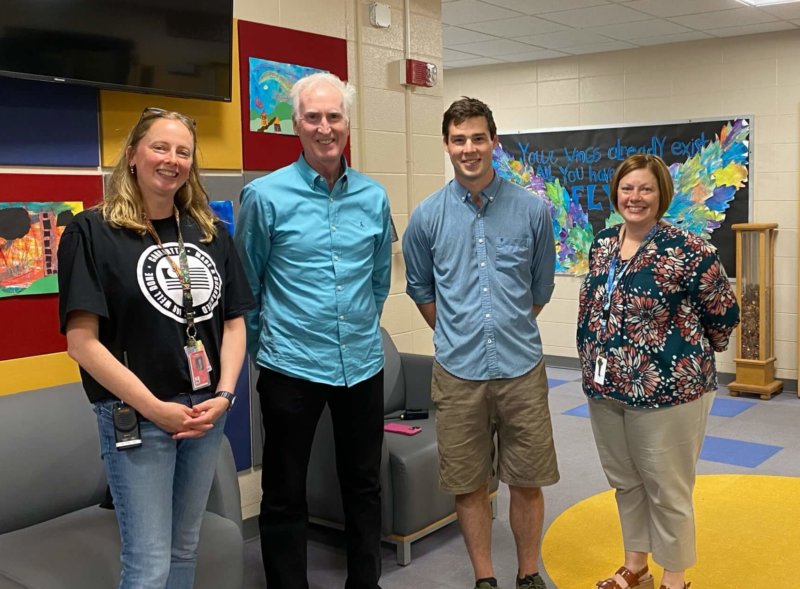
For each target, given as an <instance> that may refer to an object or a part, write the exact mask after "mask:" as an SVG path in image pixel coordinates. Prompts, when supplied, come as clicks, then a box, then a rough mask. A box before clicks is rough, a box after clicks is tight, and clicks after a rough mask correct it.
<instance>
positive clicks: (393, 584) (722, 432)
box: [245, 368, 800, 589]
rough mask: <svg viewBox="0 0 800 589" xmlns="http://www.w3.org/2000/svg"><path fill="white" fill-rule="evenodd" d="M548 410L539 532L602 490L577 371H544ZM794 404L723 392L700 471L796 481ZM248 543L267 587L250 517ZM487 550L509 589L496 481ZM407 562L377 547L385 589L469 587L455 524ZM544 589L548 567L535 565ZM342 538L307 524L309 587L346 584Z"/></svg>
mask: <svg viewBox="0 0 800 589" xmlns="http://www.w3.org/2000/svg"><path fill="white" fill-rule="evenodd" d="M547 373H548V378H549V380H550V387H551V390H550V410H551V413H552V417H553V430H554V436H555V443H556V451H557V453H558V460H559V469H560V471H561V481H560V482H559V483H558V484H556V485H554V486H552V487H548V488H546V489H545V499H546V512H545V530H546V529H547V527H548V526H549V525H550V523H551V522H552V521H553V520H554V519H555V518H556V517H557V516H558V515H559V514H560V513H561V512H563V511H564V510H565V509H567V508H569V507H570V506H571V505H573V504H575V503H577V502H579V501H581V500H583V499H585V498H587V497H591V496H592V495H595V494H597V493H600V492H602V491H606V490H607V489H608V485H607V482H606V480H605V477H604V475H603V471H602V469H601V468H600V463H599V460H598V458H597V451H596V449H595V445H594V440H593V438H592V433H591V427H590V425H589V420H588V419H587V418H586V417H585V410H584V409H585V407H584V406H585V402H586V400H585V397H584V396H583V393H582V392H581V387H580V373H579V372H578V371H575V370H566V369H560V368H548V370H547ZM798 423H800V399H798V397H797V394H796V393H794V392H784V393H781V394H780V395H777V396H776V397H774V398H773V399H772V400H770V401H761V400H759V399H758V397H739V398H738V399H734V398H732V397H729V396H728V392H727V390H726V389H725V388H724V387H722V388H721V389H720V391H719V392H718V394H717V399H716V400H715V406H714V409H713V410H712V414H711V416H710V418H709V423H708V432H707V433H708V436H709V437H707V438H706V445H705V447H704V451H703V455H702V456H701V460H700V462H699V463H698V469H697V470H698V474H719V473H750V474H767V475H785V476H800V460H798V458H797V456H800V436H798V435H797V427H798V426H797V424H798ZM246 531H249V534H250V539H249V540H248V542H247V543H246V548H245V566H246V572H245V589H263V588H264V587H266V582H265V580H264V571H263V568H262V565H261V553H260V547H259V541H258V537H257V526H256V525H255V522H254V521H252V520H250V521H248V522H247V525H246ZM492 533H493V536H492V551H493V560H494V565H495V571H496V575H497V578H498V581H499V583H500V587H501V588H505V589H512V588H513V587H514V576H515V574H516V556H515V554H516V553H515V549H514V541H513V538H512V535H511V530H510V527H509V524H508V489H507V487H505V486H504V485H502V484H501V486H500V491H499V493H498V517H497V519H496V520H495V521H494V524H493V532H492ZM411 558H412V561H411V564H410V565H408V566H406V567H402V566H399V565H398V564H397V563H396V561H395V550H394V546H392V545H390V544H384V545H383V576H382V578H381V587H382V588H383V589H401V588H407V587H414V588H424V589H429V588H430V589H439V588H441V589H471V588H472V587H473V586H474V582H473V577H472V568H471V566H470V564H469V559H468V558H467V554H466V550H465V548H464V543H463V541H462V539H461V535H460V531H459V528H458V523H457V522H456V523H454V524H451V525H449V526H446V527H445V528H443V529H441V530H438V531H436V532H434V533H433V534H430V535H429V536H427V537H425V538H423V539H421V540H418V541H417V542H415V543H414V544H413V545H412V548H411ZM540 571H541V572H542V576H543V577H544V578H545V579H546V580H547V581H548V586H549V587H551V588H552V589H557V588H556V587H555V586H554V585H552V583H550V580H549V578H548V577H547V571H546V563H545V565H544V566H542V567H540ZM344 579H345V552H344V535H343V533H342V532H340V531H337V530H331V529H327V528H323V527H319V526H311V528H310V536H309V547H308V580H309V586H310V588H311V589H323V588H325V589H328V588H332V589H338V588H341V587H344Z"/></svg>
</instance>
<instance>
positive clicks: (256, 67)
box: [238, 20, 350, 171]
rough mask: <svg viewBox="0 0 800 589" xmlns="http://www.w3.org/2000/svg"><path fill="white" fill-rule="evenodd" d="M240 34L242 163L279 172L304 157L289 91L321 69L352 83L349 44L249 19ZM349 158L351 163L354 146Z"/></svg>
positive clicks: (249, 167) (240, 27) (347, 152)
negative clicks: (349, 71) (299, 157)
mask: <svg viewBox="0 0 800 589" xmlns="http://www.w3.org/2000/svg"><path fill="white" fill-rule="evenodd" d="M238 33H239V74H240V75H239V80H240V84H241V93H240V94H241V105H242V108H241V116H242V121H241V124H242V165H243V168H244V170H262V171H271V170H276V169H278V168H281V167H283V166H286V165H288V164H290V163H292V162H294V161H295V160H296V159H297V157H298V156H299V155H300V141H299V140H298V139H297V137H295V136H294V133H293V132H292V129H291V101H290V100H289V98H288V96H289V90H290V89H291V87H292V85H293V84H294V82H296V81H297V80H298V79H299V78H301V77H303V76H306V75H308V74H310V73H314V72H316V71H326V72H330V73H333V74H336V75H337V76H339V77H340V78H341V79H342V80H347V41H346V40H345V39H338V38H336V37H327V36H324V35H316V34H313V33H305V32H302V31H294V30H291V29H284V28H281V27H274V26H271V25H264V24H259V23H253V22H249V21H244V20H240V21H238ZM276 127H277V128H276ZM345 157H346V158H347V159H348V160H349V159H350V145H349V143H348V146H347V148H346V150H345Z"/></svg>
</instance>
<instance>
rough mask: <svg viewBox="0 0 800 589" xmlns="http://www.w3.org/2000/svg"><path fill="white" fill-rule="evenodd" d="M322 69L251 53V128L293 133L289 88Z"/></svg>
mask: <svg viewBox="0 0 800 589" xmlns="http://www.w3.org/2000/svg"><path fill="white" fill-rule="evenodd" d="M323 71H325V70H319V69H316V68H313V67H304V66H302V65H294V64H291V63H281V62H279V61H270V60H268V59H259V58H257V57H251V58H250V131H253V132H255V133H278V134H281V135H294V130H293V128H292V99H291V98H290V97H289V91H290V90H291V89H292V86H293V85H294V83H295V82H296V81H297V80H299V79H300V78H303V77H305V76H308V75H310V74H314V73H317V72H323Z"/></svg>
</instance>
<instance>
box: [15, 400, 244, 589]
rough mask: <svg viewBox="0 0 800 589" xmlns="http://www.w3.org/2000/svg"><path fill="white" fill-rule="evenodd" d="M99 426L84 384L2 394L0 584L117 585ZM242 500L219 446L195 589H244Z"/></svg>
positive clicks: (52, 588)
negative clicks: (105, 504) (104, 500)
mask: <svg viewBox="0 0 800 589" xmlns="http://www.w3.org/2000/svg"><path fill="white" fill-rule="evenodd" d="M105 488H106V481H105V474H104V471H103V465H102V462H101V460H100V453H99V444H98V440H97V423H96V420H95V416H94V413H93V412H92V410H91V406H90V404H89V402H88V401H87V400H86V396H85V395H84V393H83V390H82V388H81V386H80V385H78V384H74V385H63V386H59V387H53V388H47V389H41V390H37V391H29V392H25V393H20V394H16V395H8V396H0V589H23V588H24V589H111V588H113V587H116V586H117V585H118V583H119V570H120V564H119V531H118V528H117V521H116V518H115V516H114V512H113V511H111V510H108V509H103V508H101V507H98V504H99V503H100V502H101V500H102V499H103V498H104V496H105ZM241 526H242V520H241V501H240V496H239V483H238V479H237V475H236V467H235V466H234V462H233V454H232V453H231V449H230V445H229V444H228V442H227V440H226V441H225V442H224V444H223V447H222V449H221V451H220V456H219V461H218V463H217V472H216V475H215V480H214V484H213V488H212V491H211V497H210V498H209V505H208V512H207V513H206V515H205V519H204V520H203V528H202V531H201V534H200V549H199V562H198V569H197V581H196V583H195V587H197V588H207V589H228V588H229V589H241V586H242V578H243V541H242V528H241Z"/></svg>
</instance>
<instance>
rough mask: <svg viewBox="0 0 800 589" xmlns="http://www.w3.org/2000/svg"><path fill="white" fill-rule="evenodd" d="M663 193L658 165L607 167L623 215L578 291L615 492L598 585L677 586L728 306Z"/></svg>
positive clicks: (588, 380) (719, 273) (729, 319)
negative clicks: (609, 565) (614, 546)
mask: <svg viewBox="0 0 800 589" xmlns="http://www.w3.org/2000/svg"><path fill="white" fill-rule="evenodd" d="M673 192H674V189H673V185H672V178H671V177H670V173H669V170H668V168H667V166H666V165H665V164H664V162H663V161H662V160H661V159H660V158H658V157H656V156H652V155H644V154H637V155H633V156H631V157H629V158H628V159H626V160H625V161H624V162H622V164H620V166H619V168H617V170H616V173H615V175H614V178H613V180H612V182H611V201H612V203H613V205H614V208H615V209H616V210H617V211H618V212H619V214H620V215H621V216H622V218H623V219H624V223H622V224H621V225H618V226H615V227H611V228H608V229H605V230H603V231H601V232H600V233H599V234H598V235H597V237H596V238H595V240H594V243H593V244H592V248H591V250H590V261H589V273H588V275H587V276H586V279H585V280H584V282H583V286H582V288H581V293H580V311H579V316H578V335H577V343H578V353H579V356H580V360H581V365H582V367H583V389H584V392H585V393H586V396H587V397H588V398H589V413H590V416H591V422H592V430H593V432H594V437H595V442H596V444H597V449H598V453H599V454H600V461H601V463H602V465H603V470H604V471H605V474H606V477H607V479H608V482H609V483H610V484H611V486H612V487H613V488H614V489H615V490H616V499H617V507H618V510H619V516H620V520H621V524H622V535H623V541H624V546H625V562H624V565H623V566H622V567H621V568H620V569H619V570H618V571H617V572H616V573H615V574H614V575H613V576H612V577H610V578H608V579H605V580H603V581H599V582H598V583H597V587H599V588H601V589H626V588H628V587H632V588H633V587H635V588H638V589H653V588H654V579H653V577H652V575H650V573H649V572H648V568H647V559H648V555H649V554H650V553H652V554H653V559H654V560H655V561H656V562H657V563H658V564H659V565H661V566H663V567H664V576H663V577H662V580H661V588H662V589H684V588H686V587H688V586H689V585H688V584H686V581H685V576H684V574H685V571H686V569H687V568H688V567H690V566H692V565H693V564H694V562H695V560H696V555H695V529H694V510H693V506H692V492H693V489H694V480H695V466H696V463H697V458H698V456H699V453H700V447H701V445H702V442H703V437H704V435H705V429H706V420H707V417H708V412H709V410H710V408H711V402H712V400H713V397H714V393H715V391H716V388H717V376H716V369H715V366H714V352H721V351H723V350H725V349H726V348H727V346H728V339H729V337H730V334H731V332H732V331H733V329H734V327H735V326H736V324H737V323H738V321H739V307H738V305H737V304H736V299H735V297H734V295H733V292H732V291H731V287H730V284H729V282H728V278H727V276H726V275H725V270H724V268H723V267H722V265H721V264H720V261H719V258H718V257H717V253H716V250H715V249H714V247H713V246H712V245H710V244H709V243H708V242H707V241H706V240H704V239H702V238H701V237H699V236H696V235H694V234H692V233H689V232H687V231H685V230H682V229H679V228H678V227H675V226H673V225H669V224H667V223H666V222H664V221H661V217H662V216H663V215H664V213H665V212H666V210H667V208H668V207H669V203H670V201H671V200H672V195H673Z"/></svg>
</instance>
